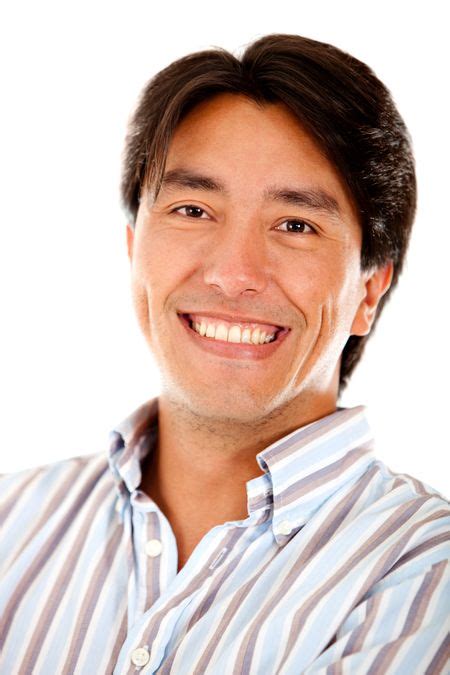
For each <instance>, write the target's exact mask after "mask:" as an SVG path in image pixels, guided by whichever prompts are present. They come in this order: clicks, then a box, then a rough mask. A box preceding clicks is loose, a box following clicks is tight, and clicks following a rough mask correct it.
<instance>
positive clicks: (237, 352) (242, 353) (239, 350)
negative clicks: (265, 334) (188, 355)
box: [178, 314, 290, 361]
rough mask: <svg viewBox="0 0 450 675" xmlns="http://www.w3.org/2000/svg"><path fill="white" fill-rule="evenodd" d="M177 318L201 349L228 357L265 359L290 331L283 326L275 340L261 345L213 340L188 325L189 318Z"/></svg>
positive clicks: (254, 359) (179, 315)
mask: <svg viewBox="0 0 450 675" xmlns="http://www.w3.org/2000/svg"><path fill="white" fill-rule="evenodd" d="M178 318H179V319H180V321H181V323H182V324H183V326H184V328H185V329H186V332H187V334H188V335H189V337H190V338H191V340H193V341H194V343H195V344H196V345H198V346H199V347H200V348H201V349H204V350H205V351H206V352H210V353H212V354H216V355H217V356H225V357H227V358H230V359H248V360H251V361H258V360H259V359H266V358H268V357H269V356H271V355H272V354H273V353H274V352H276V350H277V349H278V348H279V347H280V346H281V344H282V343H283V342H284V340H285V339H286V338H287V336H288V335H289V333H290V330H289V329H288V328H285V329H283V330H282V331H280V332H279V333H278V336H277V339H276V340H274V341H273V342H267V343H265V344H262V345H249V344H242V343H236V342H226V341H225V340H215V339H214V338H207V337H204V336H202V335H200V334H199V333H197V332H196V331H195V330H193V329H192V328H191V327H190V325H189V319H188V318H187V317H186V316H185V315H183V314H178Z"/></svg>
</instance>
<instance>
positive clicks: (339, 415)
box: [261, 408, 362, 463]
mask: <svg viewBox="0 0 450 675" xmlns="http://www.w3.org/2000/svg"><path fill="white" fill-rule="evenodd" d="M360 414H362V413H361V412H358V413H357V414H355V409H354V408H346V409H344V410H336V411H335V412H334V413H331V414H330V415H327V416H326V417H323V418H321V419H319V420H315V421H314V422H313V425H314V426H311V427H309V428H306V429H302V430H300V431H299V433H298V435H297V434H296V435H295V440H294V439H293V438H292V437H291V438H288V439H286V440H285V441H283V442H281V443H280V444H278V445H276V446H275V447H274V448H271V449H270V450H268V451H264V450H263V452H262V453H261V454H262V456H263V458H264V460H266V461H267V460H269V461H270V460H274V461H275V462H277V463H278V462H279V460H281V459H284V458H285V457H287V456H289V455H291V454H292V453H293V452H296V451H298V450H300V449H302V448H304V447H305V446H307V445H311V444H312V443H313V442H314V441H315V440H317V439H320V440H321V441H322V442H324V443H326V442H327V439H325V438H323V436H325V435H326V434H327V433H328V431H329V430H331V431H333V436H339V433H340V432H341V431H342V428H343V427H344V426H345V425H346V423H347V422H348V421H349V420H351V419H352V418H353V419H355V418H356V417H357V416H358V415H360ZM337 419H338V420H339V424H336V420H337ZM356 442H357V441H356Z"/></svg>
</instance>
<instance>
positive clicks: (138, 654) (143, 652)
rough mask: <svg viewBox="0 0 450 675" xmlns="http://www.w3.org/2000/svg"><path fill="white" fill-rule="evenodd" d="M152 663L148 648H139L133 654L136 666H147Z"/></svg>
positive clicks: (132, 660)
mask: <svg viewBox="0 0 450 675" xmlns="http://www.w3.org/2000/svg"><path fill="white" fill-rule="evenodd" d="M149 661H150V654H149V653H148V649H147V647H138V648H137V649H135V650H134V651H133V652H131V662H132V663H133V664H134V665H135V666H145V664H146V663H148V662H149Z"/></svg>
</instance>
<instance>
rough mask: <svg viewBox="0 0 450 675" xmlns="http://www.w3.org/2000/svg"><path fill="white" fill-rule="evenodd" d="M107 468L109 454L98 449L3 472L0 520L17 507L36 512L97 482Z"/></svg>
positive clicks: (0, 487)
mask: <svg viewBox="0 0 450 675" xmlns="http://www.w3.org/2000/svg"><path fill="white" fill-rule="evenodd" d="M107 469H108V457H107V454H106V453H105V452H97V453H92V454H89V455H79V456H75V457H70V458H66V459H61V460H58V461H55V462H51V463H48V464H42V465H39V466H34V467H30V468H27V469H23V470H20V471H16V472H12V473H4V474H0V523H2V522H4V521H5V519H7V518H8V516H10V515H11V512H12V511H14V510H16V509H18V508H21V509H25V508H26V509H27V510H28V511H30V512H31V511H33V512H34V513H35V514H36V511H39V509H40V507H41V506H43V504H44V503H47V504H48V502H49V501H52V500H54V499H56V497H57V495H59V496H60V497H62V496H63V495H64V494H65V493H68V492H70V491H71V490H72V489H73V488H74V487H76V486H80V485H82V484H83V483H86V482H90V483H92V482H93V481H94V482H95V481H96V480H98V479H99V478H100V477H101V476H102V475H104V474H105V472H106V471H107Z"/></svg>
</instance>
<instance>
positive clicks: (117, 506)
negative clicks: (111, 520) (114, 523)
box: [115, 499, 122, 513]
mask: <svg viewBox="0 0 450 675" xmlns="http://www.w3.org/2000/svg"><path fill="white" fill-rule="evenodd" d="M115 509H116V511H117V513H120V511H121V510H122V502H121V501H120V499H118V500H117V501H116V506H115Z"/></svg>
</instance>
